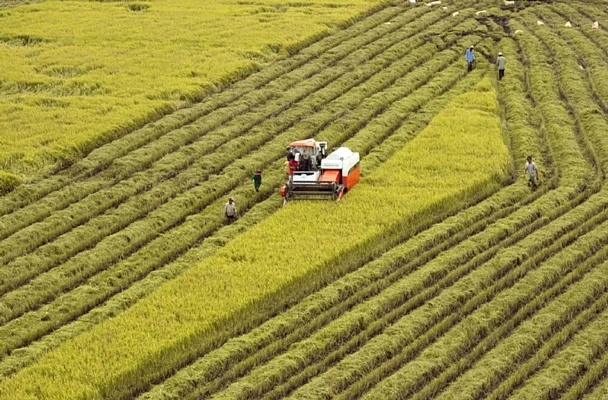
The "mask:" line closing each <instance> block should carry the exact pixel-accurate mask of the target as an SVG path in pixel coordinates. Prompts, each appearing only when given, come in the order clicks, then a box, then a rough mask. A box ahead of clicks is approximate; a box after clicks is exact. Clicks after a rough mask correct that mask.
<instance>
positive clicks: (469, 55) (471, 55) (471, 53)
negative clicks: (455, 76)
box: [464, 46, 475, 72]
mask: <svg viewBox="0 0 608 400" xmlns="http://www.w3.org/2000/svg"><path fill="white" fill-rule="evenodd" d="M464 58H465V60H467V64H468V65H469V72H471V71H473V63H474V62H475V50H474V48H473V46H471V47H469V48H468V49H467V51H465V52H464Z"/></svg>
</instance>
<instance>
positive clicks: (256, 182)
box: [251, 169, 262, 192]
mask: <svg viewBox="0 0 608 400" xmlns="http://www.w3.org/2000/svg"><path fill="white" fill-rule="evenodd" d="M251 180H252V181H253V188H254V189H255V191H256V192H259V191H260V186H261V185H262V170H261V169H258V170H257V171H255V174H253V175H251Z"/></svg>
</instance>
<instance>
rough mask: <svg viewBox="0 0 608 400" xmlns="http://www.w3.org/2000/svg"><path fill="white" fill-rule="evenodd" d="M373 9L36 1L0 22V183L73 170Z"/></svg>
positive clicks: (227, 0)
mask: <svg viewBox="0 0 608 400" xmlns="http://www.w3.org/2000/svg"><path fill="white" fill-rule="evenodd" d="M377 3H379V0H348V1H346V0H312V1H305V2H293V3H288V2H277V1H273V0H256V1H237V0H207V1H191V0H185V1H183V0H160V1H150V2H133V3H128V2H122V1H118V2H89V1H46V2H43V3H37V4H32V5H27V6H19V7H16V8H9V9H5V10H2V11H0V66H2V72H1V73H0V181H3V182H4V185H8V186H10V185H12V184H14V180H15V178H16V177H15V175H17V176H18V177H20V178H27V176H29V175H31V174H32V173H33V172H34V171H35V170H36V169H38V168H40V167H45V166H53V165H57V163H60V164H61V163H65V162H69V161H71V160H73V159H76V158H78V157H80V156H82V155H83V154H86V153H87V152H89V151H91V150H92V149H94V148H95V147H97V146H98V145H99V144H100V143H102V142H104V141H107V140H108V139H110V138H113V137H116V136H118V135H120V134H121V133H123V132H125V131H127V130H130V129H133V128H135V127H137V126H141V125H142V124H144V123H145V122H147V121H150V120H152V119H154V118H156V117H157V116H159V115H160V114H164V113H167V112H170V111H172V110H174V109H176V108H179V107H183V106H185V105H187V104H188V103H190V102H191V101H192V100H196V99H200V98H201V97H202V96H204V94H205V93H209V92H210V91H213V90H214V88H216V87H217V86H221V85H224V84H226V83H228V82H230V81H231V79H234V78H237V77H240V76H242V75H243V74H244V73H247V72H248V71H251V70H253V69H255V68H256V66H258V65H260V64H261V63H265V62H267V61H269V60H272V59H274V58H276V57H277V56H278V55H281V54H286V52H288V51H289V50H290V49H293V48H295V47H296V46H297V44H298V43H302V42H305V41H306V39H307V38H308V39H310V38H313V37H316V36H318V35H320V34H323V33H326V32H331V31H332V30H334V29H335V28H336V27H338V26H339V25H340V24H343V23H345V22H347V21H349V20H350V19H351V18H352V17H355V16H357V15H359V14H361V13H362V12H364V11H365V10H368V9H370V8H371V7H372V6H373V5H374V4H377ZM11 174H15V175H11ZM1 188H2V183H0V189H1Z"/></svg>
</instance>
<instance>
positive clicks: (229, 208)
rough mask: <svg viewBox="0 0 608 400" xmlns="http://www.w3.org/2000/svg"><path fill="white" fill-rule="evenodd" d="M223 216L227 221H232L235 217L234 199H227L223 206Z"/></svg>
mask: <svg viewBox="0 0 608 400" xmlns="http://www.w3.org/2000/svg"><path fill="white" fill-rule="evenodd" d="M224 216H225V217H226V218H227V219H228V220H233V219H235V218H236V216H237V210H236V204H234V197H232V196H231V197H230V198H229V199H228V203H226V205H224Z"/></svg>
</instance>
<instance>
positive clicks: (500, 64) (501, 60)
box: [496, 53, 507, 81]
mask: <svg viewBox="0 0 608 400" xmlns="http://www.w3.org/2000/svg"><path fill="white" fill-rule="evenodd" d="M506 66H507V59H506V58H505V56H503V55H502V53H498V58H497V59H496V68H498V80H499V81H500V80H502V78H503V77H504V76H505V68H506Z"/></svg>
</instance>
